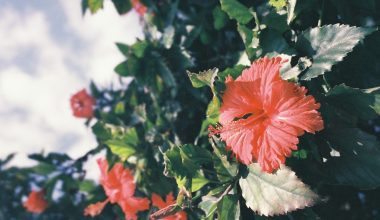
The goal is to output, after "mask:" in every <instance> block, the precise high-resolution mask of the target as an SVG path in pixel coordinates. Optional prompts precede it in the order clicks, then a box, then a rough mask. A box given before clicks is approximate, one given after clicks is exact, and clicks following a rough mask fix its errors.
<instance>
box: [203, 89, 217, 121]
mask: <svg viewBox="0 0 380 220" xmlns="http://www.w3.org/2000/svg"><path fill="white" fill-rule="evenodd" d="M219 108H220V101H219V99H218V97H216V96H215V95H214V96H213V97H212V100H211V101H210V103H209V104H208V106H207V110H206V119H207V120H208V123H209V124H215V123H217V122H218V121H219Z"/></svg>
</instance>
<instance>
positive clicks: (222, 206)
mask: <svg viewBox="0 0 380 220" xmlns="http://www.w3.org/2000/svg"><path fill="white" fill-rule="evenodd" d="M217 207H218V219H221V220H228V219H240V207H239V196H238V195H231V194H229V195H225V196H223V199H222V200H221V201H220V202H219V203H218V206H217Z"/></svg>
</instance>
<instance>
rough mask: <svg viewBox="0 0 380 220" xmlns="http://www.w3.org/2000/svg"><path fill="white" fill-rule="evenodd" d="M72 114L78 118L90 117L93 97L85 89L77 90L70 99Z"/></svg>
mask: <svg viewBox="0 0 380 220" xmlns="http://www.w3.org/2000/svg"><path fill="white" fill-rule="evenodd" d="M70 104H71V109H72V110H73V114H74V116H75V117H78V118H91V117H92V116H93V114H94V111H93V107H94V105H95V99H94V98H93V97H92V96H90V95H89V94H88V93H87V92H86V90H85V89H82V90H81V91H79V92H77V93H76V94H75V95H73V96H72V97H71V99H70Z"/></svg>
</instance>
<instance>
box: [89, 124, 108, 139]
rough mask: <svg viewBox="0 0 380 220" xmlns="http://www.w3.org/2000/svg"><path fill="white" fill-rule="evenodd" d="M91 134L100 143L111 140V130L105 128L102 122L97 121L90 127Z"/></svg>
mask: <svg viewBox="0 0 380 220" xmlns="http://www.w3.org/2000/svg"><path fill="white" fill-rule="evenodd" d="M92 132H93V133H94V134H95V136H96V138H98V139H99V140H101V141H105V140H108V139H110V138H112V133H111V130H110V129H108V128H106V127H105V124H104V123H103V122H102V121H97V122H96V123H95V124H94V125H93V126H92Z"/></svg>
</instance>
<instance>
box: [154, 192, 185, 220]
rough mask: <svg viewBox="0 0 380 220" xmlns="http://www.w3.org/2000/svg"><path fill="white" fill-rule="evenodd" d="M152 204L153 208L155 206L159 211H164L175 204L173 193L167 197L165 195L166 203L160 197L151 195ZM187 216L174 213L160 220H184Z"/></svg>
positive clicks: (182, 212)
mask: <svg viewBox="0 0 380 220" xmlns="http://www.w3.org/2000/svg"><path fill="white" fill-rule="evenodd" d="M152 203H153V206H156V207H157V208H159V209H164V208H166V207H168V206H170V205H173V204H175V203H176V201H175V200H174V197H173V192H170V193H169V194H168V195H166V202H165V201H164V200H163V199H162V198H161V196H159V195H157V194H156V193H153V194H152ZM186 219H187V215H186V212H184V211H180V212H177V213H175V214H174V215H169V216H166V217H164V218H161V220H186Z"/></svg>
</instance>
